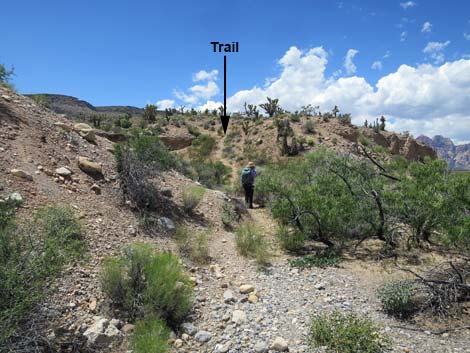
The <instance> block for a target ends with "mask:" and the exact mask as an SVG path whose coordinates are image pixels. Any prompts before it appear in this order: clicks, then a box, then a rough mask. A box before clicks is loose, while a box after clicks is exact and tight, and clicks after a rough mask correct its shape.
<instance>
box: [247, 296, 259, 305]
mask: <svg viewBox="0 0 470 353" xmlns="http://www.w3.org/2000/svg"><path fill="white" fill-rule="evenodd" d="M248 301H249V302H250V303H251V304H255V303H257V302H258V297H257V296H256V295H255V294H250V295H249V296H248Z"/></svg>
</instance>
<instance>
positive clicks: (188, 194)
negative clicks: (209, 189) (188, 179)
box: [183, 186, 206, 213]
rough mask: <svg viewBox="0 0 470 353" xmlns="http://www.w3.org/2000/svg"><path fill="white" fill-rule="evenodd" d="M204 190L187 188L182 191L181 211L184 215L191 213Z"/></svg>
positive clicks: (197, 187)
mask: <svg viewBox="0 0 470 353" xmlns="http://www.w3.org/2000/svg"><path fill="white" fill-rule="evenodd" d="M205 191H206V190H205V189H204V188H203V187H200V186H187V187H185V188H184V190H183V209H184V210H185V212H186V213H192V212H193V211H194V209H195V208H196V207H197V205H199V202H201V200H202V197H203V196H204V193H205Z"/></svg>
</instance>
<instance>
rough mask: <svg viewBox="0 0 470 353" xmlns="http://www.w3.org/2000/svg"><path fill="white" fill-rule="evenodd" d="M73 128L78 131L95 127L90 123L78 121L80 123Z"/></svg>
mask: <svg viewBox="0 0 470 353" xmlns="http://www.w3.org/2000/svg"><path fill="white" fill-rule="evenodd" d="M73 129H74V130H75V131H77V132H78V131H82V130H93V128H92V127H91V126H90V125H88V124H85V123H78V124H75V125H74V126H73Z"/></svg>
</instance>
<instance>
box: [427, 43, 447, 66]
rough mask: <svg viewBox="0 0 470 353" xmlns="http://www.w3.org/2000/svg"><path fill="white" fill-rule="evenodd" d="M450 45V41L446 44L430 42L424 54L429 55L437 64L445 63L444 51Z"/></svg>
mask: <svg viewBox="0 0 470 353" xmlns="http://www.w3.org/2000/svg"><path fill="white" fill-rule="evenodd" d="M449 44H450V41H449V40H448V41H446V42H429V43H428V44H426V47H424V49H423V53H424V54H427V55H428V56H429V57H430V58H431V59H432V60H434V63H435V64H441V63H443V62H444V59H445V55H444V53H443V51H444V49H445V48H446V47H447V46H448V45H449Z"/></svg>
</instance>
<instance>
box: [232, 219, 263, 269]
mask: <svg viewBox="0 0 470 353" xmlns="http://www.w3.org/2000/svg"><path fill="white" fill-rule="evenodd" d="M235 236H236V239H235V243H236V246H237V250H238V252H239V253H240V255H242V256H245V257H251V258H254V259H256V262H257V263H258V264H259V265H263V266H264V265H266V264H268V263H269V257H270V254H269V250H268V243H267V242H266V239H265V238H264V236H263V234H262V233H261V229H260V228H258V227H256V226H255V225H254V224H253V223H251V222H244V223H242V224H241V225H240V226H239V227H238V228H237V229H236V230H235Z"/></svg>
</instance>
